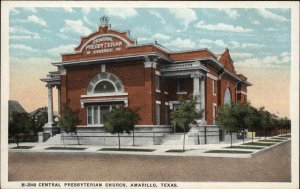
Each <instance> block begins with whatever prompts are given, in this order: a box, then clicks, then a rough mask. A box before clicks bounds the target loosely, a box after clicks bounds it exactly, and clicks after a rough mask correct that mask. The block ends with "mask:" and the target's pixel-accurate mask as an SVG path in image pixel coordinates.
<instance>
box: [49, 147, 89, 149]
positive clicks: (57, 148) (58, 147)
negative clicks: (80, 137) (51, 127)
mask: <svg viewBox="0 0 300 189" xmlns="http://www.w3.org/2000/svg"><path fill="white" fill-rule="evenodd" d="M85 149H86V148H75V147H48V148H46V150H85Z"/></svg>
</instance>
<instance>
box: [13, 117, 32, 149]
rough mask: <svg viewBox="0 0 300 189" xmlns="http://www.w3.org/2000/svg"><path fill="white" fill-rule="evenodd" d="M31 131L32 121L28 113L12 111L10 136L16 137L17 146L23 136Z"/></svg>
mask: <svg viewBox="0 0 300 189" xmlns="http://www.w3.org/2000/svg"><path fill="white" fill-rule="evenodd" d="M29 132H30V121H29V116H28V114H27V113H19V112H11V113H10V116H9V129H8V133H9V136H10V137H12V138H14V141H15V142H16V144H17V146H19V142H20V141H21V138H23V137H24V136H26V134H28V133H29Z"/></svg>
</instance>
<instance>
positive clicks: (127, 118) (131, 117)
mask: <svg viewBox="0 0 300 189" xmlns="http://www.w3.org/2000/svg"><path fill="white" fill-rule="evenodd" d="M139 119H140V117H139V115H138V114H137V113H136V112H135V111H133V110H131V109H130V108H127V107H117V108H113V109H112V110H111V111H110V112H107V113H106V114H105V115H104V128H105V130H106V131H107V132H110V133H112V134H115V133H118V139H119V149H121V140H120V134H122V133H124V132H126V133H127V134H130V132H131V131H132V130H134V125H136V124H137V122H138V120H139ZM133 140H134V138H133Z"/></svg>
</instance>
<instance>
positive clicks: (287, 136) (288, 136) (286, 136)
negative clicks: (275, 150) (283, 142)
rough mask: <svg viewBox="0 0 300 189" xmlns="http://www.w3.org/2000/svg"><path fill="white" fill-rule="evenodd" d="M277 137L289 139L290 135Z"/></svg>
mask: <svg viewBox="0 0 300 189" xmlns="http://www.w3.org/2000/svg"><path fill="white" fill-rule="evenodd" d="M279 137H284V138H291V135H287V136H286V135H280V136H279Z"/></svg>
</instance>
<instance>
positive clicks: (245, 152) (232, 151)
mask: <svg viewBox="0 0 300 189" xmlns="http://www.w3.org/2000/svg"><path fill="white" fill-rule="evenodd" d="M205 153H226V154H250V153H252V151H239V150H210V151H206V152H205Z"/></svg>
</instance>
